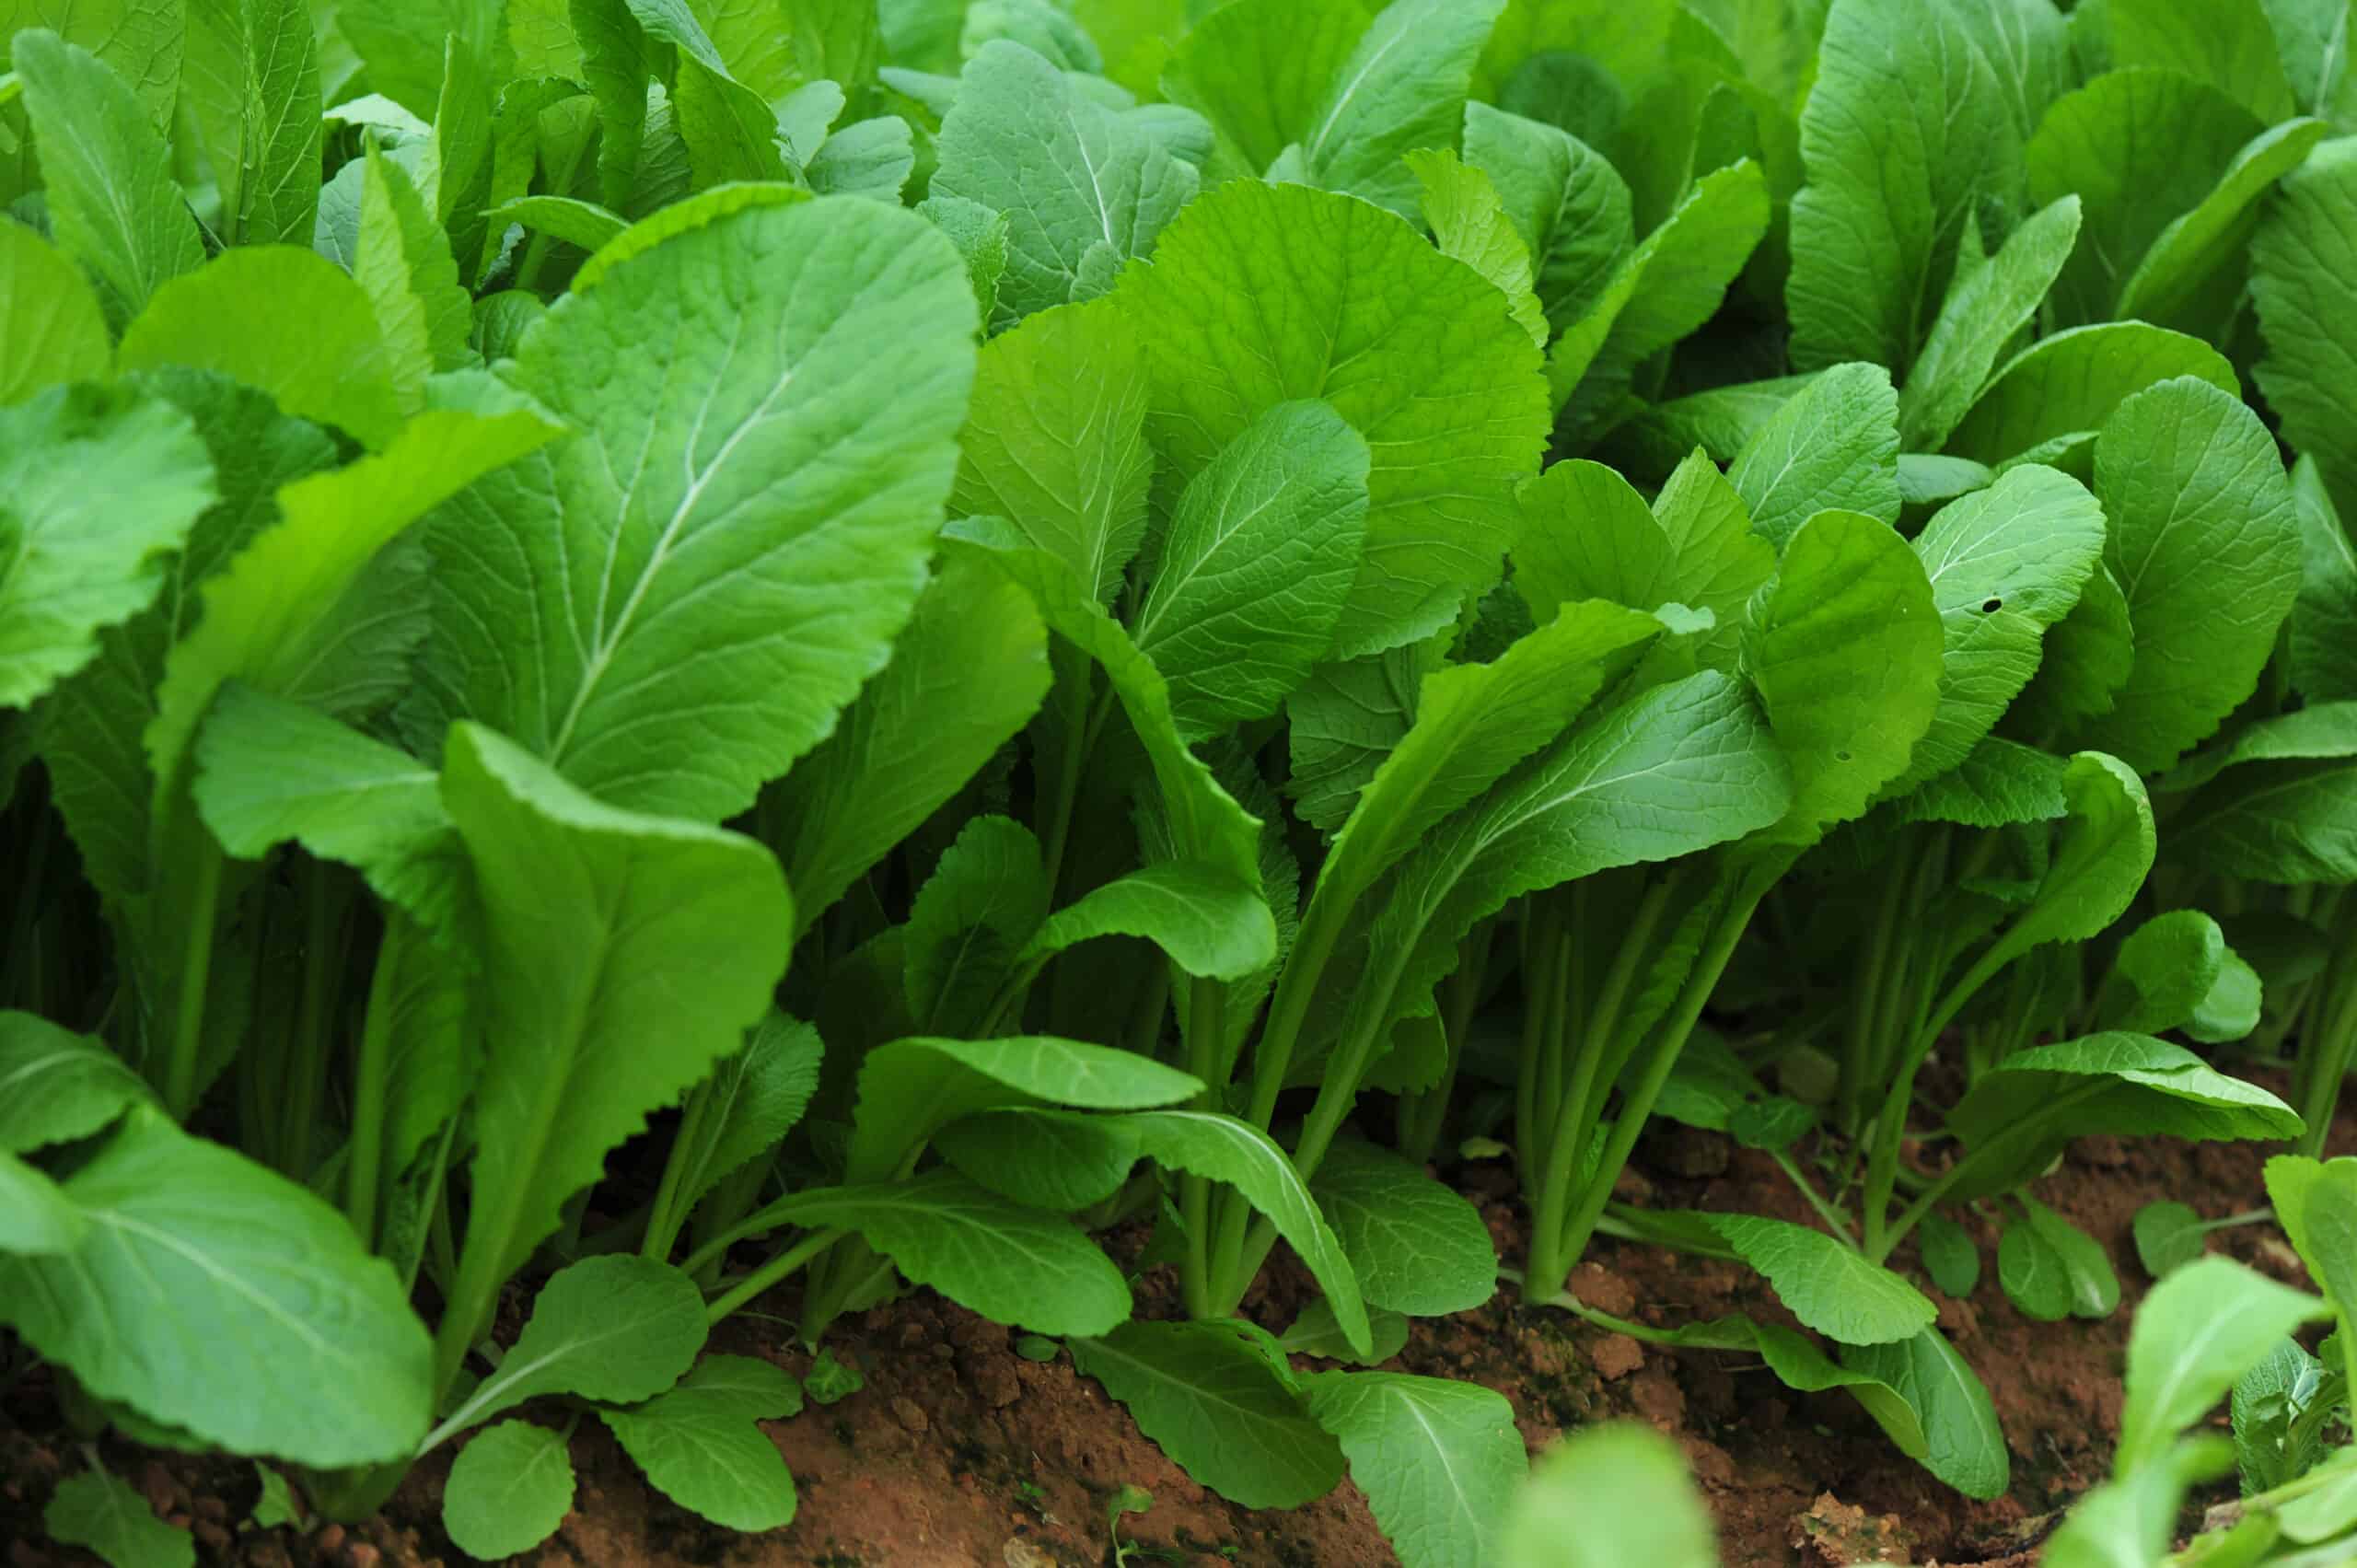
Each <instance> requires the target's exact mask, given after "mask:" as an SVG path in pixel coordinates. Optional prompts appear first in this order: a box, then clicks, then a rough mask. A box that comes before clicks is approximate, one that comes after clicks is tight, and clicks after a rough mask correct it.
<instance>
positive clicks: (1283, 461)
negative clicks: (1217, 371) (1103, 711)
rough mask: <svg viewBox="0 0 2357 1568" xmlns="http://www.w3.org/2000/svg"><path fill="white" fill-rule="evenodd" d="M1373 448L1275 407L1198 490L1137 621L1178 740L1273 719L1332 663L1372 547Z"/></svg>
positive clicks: (1322, 418) (1349, 432)
mask: <svg viewBox="0 0 2357 1568" xmlns="http://www.w3.org/2000/svg"><path fill="white" fill-rule="evenodd" d="M1367 464H1368V452H1367V444H1366V442H1365V441H1364V440H1363V439H1361V438H1360V436H1359V434H1358V432H1357V431H1355V430H1353V429H1352V428H1351V427H1350V426H1349V425H1348V424H1344V423H1343V422H1342V418H1341V415H1340V414H1338V413H1337V412H1334V410H1333V409H1332V408H1331V407H1329V405H1327V404H1325V403H1320V402H1291V403H1279V404H1277V405H1276V406H1274V407H1273V408H1271V409H1270V410H1268V411H1267V412H1264V413H1262V414H1261V415H1260V417H1259V418H1258V419H1256V420H1254V421H1253V422H1252V423H1251V424H1248V425H1247V426H1246V427H1245V428H1244V430H1243V432H1242V433H1241V434H1240V435H1238V436H1237V438H1236V439H1235V440H1234V441H1232V442H1230V443H1229V444H1228V445H1227V446H1226V447H1225V448H1224V449H1223V450H1222V451H1221V452H1220V453H1219V455H1218V456H1217V457H1215V458H1213V459H1212V461H1211V463H1210V464H1209V466H1207V467H1206V468H1204V469H1203V470H1202V471H1201V472H1200V473H1198V474H1196V475H1195V477H1194V478H1193V479H1191V480H1190V481H1189V482H1188V484H1187V488H1186V490H1185V492H1184V493H1183V494H1181V495H1180V496H1179V506H1178V511H1177V514H1176V515H1175V516H1174V517H1172V519H1171V522H1170V528H1169V531H1168V533H1167V534H1166V535H1165V536H1164V539H1163V544H1162V551H1161V555H1160V559H1159V561H1158V562H1157V563H1156V566H1155V573H1154V587H1152V588H1151V589H1150V590H1149V591H1148V592H1147V594H1146V596H1145V602H1144V604H1143V605H1142V606H1141V607H1140V608H1139V610H1138V611H1137V615H1136V618H1135V621H1133V623H1132V630H1133V634H1134V636H1135V637H1136V639H1137V645H1138V650H1139V651H1140V652H1141V653H1143V654H1144V655H1145V656H1146V657H1147V658H1149V659H1151V660H1152V661H1153V662H1154V667H1155V668H1156V669H1158V670H1160V671H1161V672H1162V674H1163V677H1164V678H1165V679H1167V680H1168V681H1169V683H1170V707H1171V712H1172V714H1173V715H1174V716H1175V717H1176V718H1177V720H1178V722H1179V734H1180V736H1181V737H1183V738H1187V739H1190V740H1201V739H1202V738H1206V737H1208V736H1211V735H1214V734H1219V733H1223V732H1225V731H1226V730H1228V729H1231V728H1233V727H1234V726H1236V725H1237V724H1238V723H1240V722H1242V721H1245V720H1248V719H1256V718H1264V717H1266V716H1267V715H1269V714H1272V713H1274V712H1276V710H1277V708H1278V707H1279V706H1280V705H1281V704H1282V703H1283V701H1284V699H1285V698H1286V697H1288V696H1290V695H1291V694H1292V693H1293V691H1295V689H1296V688H1297V687H1299V686H1300V684H1301V683H1302V681H1303V680H1304V679H1306V678H1307V676H1308V674H1309V669H1310V667H1311V666H1312V665H1313V664H1315V663H1316V662H1317V661H1318V659H1319V658H1320V657H1321V656H1324V655H1325V653H1326V652H1327V649H1328V646H1329V644H1330V643H1331V642H1332V640H1333V636H1334V629H1335V626H1336V624H1337V622H1338V621H1339V620H1340V619H1341V614H1342V607H1343V603H1344V601H1345V600H1346V599H1347V598H1349V596H1350V592H1351V586H1352V583H1353V579H1354V578H1355V577H1356V576H1357V575H1358V572H1359V557H1360V553H1361V551H1362V549H1363V547H1364V543H1365V540H1366V514H1367Z"/></svg>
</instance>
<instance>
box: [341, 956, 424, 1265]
mask: <svg viewBox="0 0 2357 1568" xmlns="http://www.w3.org/2000/svg"><path fill="white" fill-rule="evenodd" d="M409 930H410V923H409V920H408V917H407V916H405V915H403V914H401V912H398V911H389V912H388V913H387V916H386V920H385V934H384V935H383V936H382V937H381V938H379V939H378V941H377V967H376V972H375V973H373V974H372V975H370V977H369V980H368V1011H367V1014H366V1016H365V1017H363V1019H362V1020H361V1026H360V1044H359V1047H358V1049H357V1051H355V1052H354V1056H353V1062H352V1145H351V1149H350V1151H349V1152H348V1154H347V1155H346V1156H345V1159H344V1170H343V1177H344V1187H343V1212H344V1216H345V1217H346V1218H347V1219H349V1220H351V1222H352V1228H353V1231H354V1234H356V1235H357V1236H358V1237H360V1243H361V1245H362V1246H364V1247H366V1248H369V1249H372V1250H373V1249H375V1247H376V1245H377V1191H378V1189H379V1187H380V1186H381V1185H382V1183H383V1181H384V1174H383V1165H384V1156H385V1116H386V1097H387V1094H388V1092H389V1088H390V1085H389V1082H388V1079H389V1075H390V1073H391V1070H392V1036H393V1001H394V998H393V990H394V981H395V977H397V976H398V975H399V974H400V972H401V965H402V963H403V962H404V961H405V957H406V950H407V948H408V945H409Z"/></svg>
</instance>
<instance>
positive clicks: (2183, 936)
mask: <svg viewBox="0 0 2357 1568" xmlns="http://www.w3.org/2000/svg"><path fill="white" fill-rule="evenodd" d="M2229 952H2230V949H2229V948H2228V947H2227V946H2226V934H2225V933H2224V932H2223V931H2222V930H2220V929H2219V927H2218V923H2217V922H2216V921H2214V920H2212V919H2211V918H2210V917H2209V916H2208V915H2206V914H2204V913H2202V912H2200V910H2191V909H2179V910H2170V911H2168V912H2165V913H2162V914H2157V915H2154V917H2153V918H2152V919H2150V920H2148V921H2146V922H2144V923H2143V924H2142V925H2140V926H2138V927H2137V928H2136V929H2135V930H2134V931H2132V932H2131V933H2129V935H2128V938H2127V940H2126V941H2124V942H2122V943H2120V945H2119V952H2118V953H2117V954H2116V955H2115V956H2114V957H2113V958H2112V961H2111V962H2112V981H2113V983H2112V984H2111V985H2109V986H2107V987H2106V990H2105V994H2104V997H2103V1000H2104V1001H2105V1003H2106V1004H2107V1005H2106V1006H2105V1008H2104V1018H2105V1021H2106V1022H2107V1024H2110V1025H2112V1026H2114V1027H2117V1028H2123V1029H2132V1030H2134V1031H2136V1032H2137V1033H2139V1034H2159V1033H2160V1032H2162V1031H2163V1030H2165V1029H2173V1028H2178V1027H2179V1026H2181V1025H2183V1024H2185V1023H2187V1022H2188V1021H2189V1020H2190V1019H2191V1018H2192V1017H2193V1016H2194V1014H2195V1012H2196V1010H2197V1009H2199V1008H2200V1005H2201V1004H2202V1001H2203V999H2204V998H2206V997H2207V996H2208V995H2209V994H2210V992H2211V988H2212V987H2213V986H2215V985H2216V984H2217V983H2218V977H2219V975H2220V974H2221V973H2222V972H2223V970H2224V969H2225V967H2226V958H2227V955H2228V953H2229Z"/></svg>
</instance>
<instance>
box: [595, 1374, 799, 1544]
mask: <svg viewBox="0 0 2357 1568" xmlns="http://www.w3.org/2000/svg"><path fill="white" fill-rule="evenodd" d="M801 1409H802V1390H801V1389H800V1388H796V1387H795V1382H794V1379H792V1378H791V1377H788V1376H786V1375H785V1374H784V1372H782V1371H780V1370H779V1369H778V1368H776V1367H775V1366H772V1365H770V1364H769V1363H768V1362H766V1361H760V1360H756V1359H755V1358H753V1357H751V1356H747V1355H709V1356H706V1357H704V1358H703V1360H702V1361H701V1362H698V1363H697V1364H696V1366H695V1370H693V1371H692V1372H690V1373H689V1374H688V1375H687V1376H685V1377H683V1378H681V1379H680V1380H679V1387H678V1388H673V1389H670V1390H669V1391H668V1392H666V1393H662V1394H657V1395H656V1397H655V1398H653V1399H651V1400H647V1401H646V1402H645V1403H644V1404H642V1405H634V1406H633V1407H632V1408H630V1409H629V1410H600V1411H598V1420H600V1421H602V1422H604V1423H606V1428H607V1430H608V1431H610V1432H611V1433H612V1434H614V1440H615V1441H616V1442H618V1443H620V1444H621V1446H622V1451H623V1452H624V1453H626V1454H628V1455H629V1456H630V1457H631V1459H632V1461H633V1463H635V1464H636V1465H637V1466H638V1468H639V1469H642V1470H644V1471H645V1472H646V1479H647V1480H648V1481H653V1482H654V1483H655V1485H656V1489H657V1490H658V1491H660V1492H661V1493H663V1494H664V1495H665V1496H667V1497H668V1498H669V1499H670V1500H671V1501H672V1502H674V1503H677V1504H679V1505H680V1506H681V1507H683V1508H687V1509H691V1510H692V1511H693V1512H695V1513H698V1514H701V1515H702V1516H704V1517H705V1518H707V1519H710V1520H711V1521H712V1522H713V1523H714V1524H716V1525H719V1526H721V1527H724V1528H726V1529H732V1530H747V1531H759V1530H775V1529H783V1528H784V1527H785V1526H787V1525H788V1524H791V1523H792V1522H793V1520H794V1504H795V1496H794V1477H793V1475H792V1474H790V1473H789V1472H788V1471H787V1469H786V1468H785V1460H784V1457H782V1456H781V1455H780V1454H779V1453H778V1451H777V1445H776V1444H774V1443H772V1442H771V1441H770V1439H769V1434H767V1433H765V1432H763V1431H762V1430H761V1427H760V1426H758V1425H756V1424H755V1423H757V1422H762V1421H776V1420H780V1419H782V1418H784V1417H785V1416H790V1415H793V1414H795V1412H797V1411H800V1410H801Z"/></svg>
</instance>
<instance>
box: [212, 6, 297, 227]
mask: <svg viewBox="0 0 2357 1568" xmlns="http://www.w3.org/2000/svg"><path fill="white" fill-rule="evenodd" d="M180 103H181V107H182V108H183V109H184V110H186V111H187V113H188V116H189V118H190V119H191V120H192V121H193V122H195V125H196V132H197V140H198V142H199V144H200V145H202V146H203V149H204V153H205V157H206V160H207V161H208V162H209V163H211V165H212V166H213V174H214V180H215V183H216V184H217V185H218V186H219V187H220V192H221V225H220V227H221V238H222V239H223V240H224V241H225V242H226V243H227V244H230V245H276V244H280V243H285V244H290V245H308V244H309V243H310V240H311V222H312V216H313V215H314V214H315V213H316V212H317V211H318V208H319V107H320V105H319V41H318V39H317V38H316V37H315V36H314V34H313V32H312V29H311V11H310V7H308V6H305V5H303V4H301V3H300V0H192V3H191V4H190V5H189V6H188V54H187V59H186V60H185V62H184V63H183V64H182V66H181V71H180Z"/></svg>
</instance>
